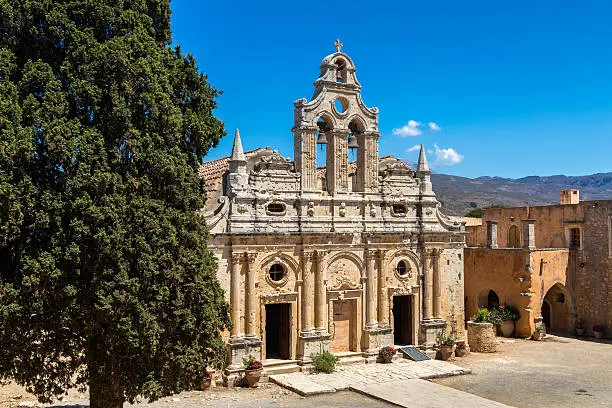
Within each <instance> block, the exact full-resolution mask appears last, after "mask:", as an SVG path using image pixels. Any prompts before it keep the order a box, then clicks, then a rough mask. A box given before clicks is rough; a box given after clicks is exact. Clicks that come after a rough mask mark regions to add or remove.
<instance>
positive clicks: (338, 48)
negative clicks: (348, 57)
mask: <svg viewBox="0 0 612 408" xmlns="http://www.w3.org/2000/svg"><path fill="white" fill-rule="evenodd" d="M343 45H344V44H342V43H341V42H340V39H339V38H337V39H336V41H335V42H334V46H336V52H342V46H343Z"/></svg>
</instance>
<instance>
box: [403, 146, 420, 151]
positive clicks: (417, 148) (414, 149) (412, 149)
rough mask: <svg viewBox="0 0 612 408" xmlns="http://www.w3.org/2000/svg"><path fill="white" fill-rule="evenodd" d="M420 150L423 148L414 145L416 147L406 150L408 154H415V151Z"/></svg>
mask: <svg viewBox="0 0 612 408" xmlns="http://www.w3.org/2000/svg"><path fill="white" fill-rule="evenodd" d="M420 148H421V145H414V146H412V147H411V148H409V149H406V151H407V152H414V151H417V150H419V149H420Z"/></svg>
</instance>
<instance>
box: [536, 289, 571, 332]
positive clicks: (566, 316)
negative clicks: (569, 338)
mask: <svg viewBox="0 0 612 408" xmlns="http://www.w3.org/2000/svg"><path fill="white" fill-rule="evenodd" d="M541 314H542V321H543V322H544V324H545V325H546V328H547V330H548V331H556V332H561V333H563V332H569V331H571V329H572V320H571V315H572V307H571V299H570V297H569V294H568V293H567V290H566V289H565V286H563V285H562V284H560V283H557V284H555V285H553V287H551V288H550V289H549V290H548V292H546V295H545V296H544V300H543V301H542V310H541Z"/></svg>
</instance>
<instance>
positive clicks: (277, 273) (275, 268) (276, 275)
mask: <svg viewBox="0 0 612 408" xmlns="http://www.w3.org/2000/svg"><path fill="white" fill-rule="evenodd" d="M268 274H269V275H270V279H271V280H273V281H274V282H278V281H280V280H282V279H283V277H284V276H285V268H283V266H282V265H281V264H277V263H275V264H273V265H272V266H271V267H270V271H269V272H268Z"/></svg>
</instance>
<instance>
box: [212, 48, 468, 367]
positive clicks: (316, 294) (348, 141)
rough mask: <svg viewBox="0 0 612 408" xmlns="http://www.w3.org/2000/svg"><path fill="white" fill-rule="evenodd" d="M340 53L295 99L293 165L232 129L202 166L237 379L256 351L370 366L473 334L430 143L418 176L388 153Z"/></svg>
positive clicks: (458, 248) (460, 233)
mask: <svg viewBox="0 0 612 408" xmlns="http://www.w3.org/2000/svg"><path fill="white" fill-rule="evenodd" d="M335 45H336V47H337V51H336V52H335V53H333V54H331V55H329V56H327V57H325V58H324V59H323V62H322V63H321V72H320V76H319V78H318V79H317V80H316V81H315V83H314V87H315V91H314V95H313V97H312V99H311V100H310V101H307V100H306V99H300V100H298V101H296V102H295V103H294V106H295V114H294V125H293V128H292V132H293V136H294V160H291V159H288V158H285V157H282V156H281V155H280V154H279V153H278V152H277V151H275V150H272V149H270V148H266V149H256V150H252V151H247V152H244V151H243V148H242V139H241V137H242V136H241V135H240V133H239V132H238V131H236V134H235V136H234V145H233V149H232V155H231V156H230V157H227V158H223V159H218V160H215V161H212V162H208V163H204V164H203V165H202V169H201V171H200V174H201V176H202V177H203V178H204V182H205V186H206V189H207V198H208V200H207V203H206V208H205V209H204V210H203V213H204V216H205V217H206V220H207V224H208V227H209V229H210V231H211V235H212V249H213V251H214V253H215V254H216V255H217V258H218V265H219V266H218V272H217V277H218V279H219V281H220V282H221V285H222V286H223V287H224V288H225V290H226V294H227V297H228V301H229V302H230V305H231V310H232V311H231V313H232V314H231V317H232V322H233V323H234V325H233V328H232V331H231V333H230V336H229V338H228V348H229V361H228V370H227V375H228V378H234V377H235V375H236V373H238V372H239V371H240V366H241V358H242V356H244V355H246V354H253V355H255V356H257V357H259V358H262V359H264V360H267V359H281V360H287V361H293V360H298V361H299V364H300V367H307V366H308V365H309V364H310V356H311V354H312V353H314V352H319V351H321V350H331V351H333V352H338V353H349V354H350V355H352V356H353V357H354V356H355V355H359V356H362V357H363V358H364V361H370V362H372V361H374V360H375V359H376V355H377V352H378V350H379V348H380V347H382V346H386V345H391V344H415V345H419V346H422V347H431V346H432V345H433V344H434V342H435V338H436V335H437V334H438V333H439V332H440V331H441V330H443V329H444V328H446V329H447V330H449V331H450V330H453V331H454V332H455V334H457V335H458V336H459V337H461V336H463V261H462V253H463V247H464V245H465V226H464V224H461V223H458V222H453V221H451V220H450V219H449V218H448V217H446V216H445V215H444V214H442V212H441V211H440V204H439V203H438V201H437V199H436V196H435V194H434V192H433V190H432V186H431V180H430V176H431V171H430V169H429V166H428V163H427V158H426V155H425V149H424V148H423V147H421V152H420V155H419V161H418V164H417V166H416V168H415V169H413V168H411V167H410V166H409V165H407V164H406V163H404V162H403V161H402V160H400V159H396V158H394V157H392V156H386V157H379V155H378V139H379V137H380V133H379V131H378V109H376V108H368V107H367V106H366V105H365V104H364V103H363V101H362V99H361V94H360V92H361V84H360V83H359V82H358V81H357V77H356V74H355V73H356V68H355V64H354V62H353V60H352V59H351V58H350V57H349V56H348V55H347V54H346V53H344V52H342V51H341V44H340V42H339V41H337V42H336V44H335ZM244 137H247V138H248V137H249V136H248V135H244ZM351 150H353V151H354V152H355V156H356V161H352V162H351V161H349V151H351ZM317 156H319V157H318V159H319V160H318V161H319V165H317ZM320 162H324V165H321V163H320ZM275 361H276V360H275ZM265 364H266V363H265V362H264V367H265ZM275 364H276V363H275Z"/></svg>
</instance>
